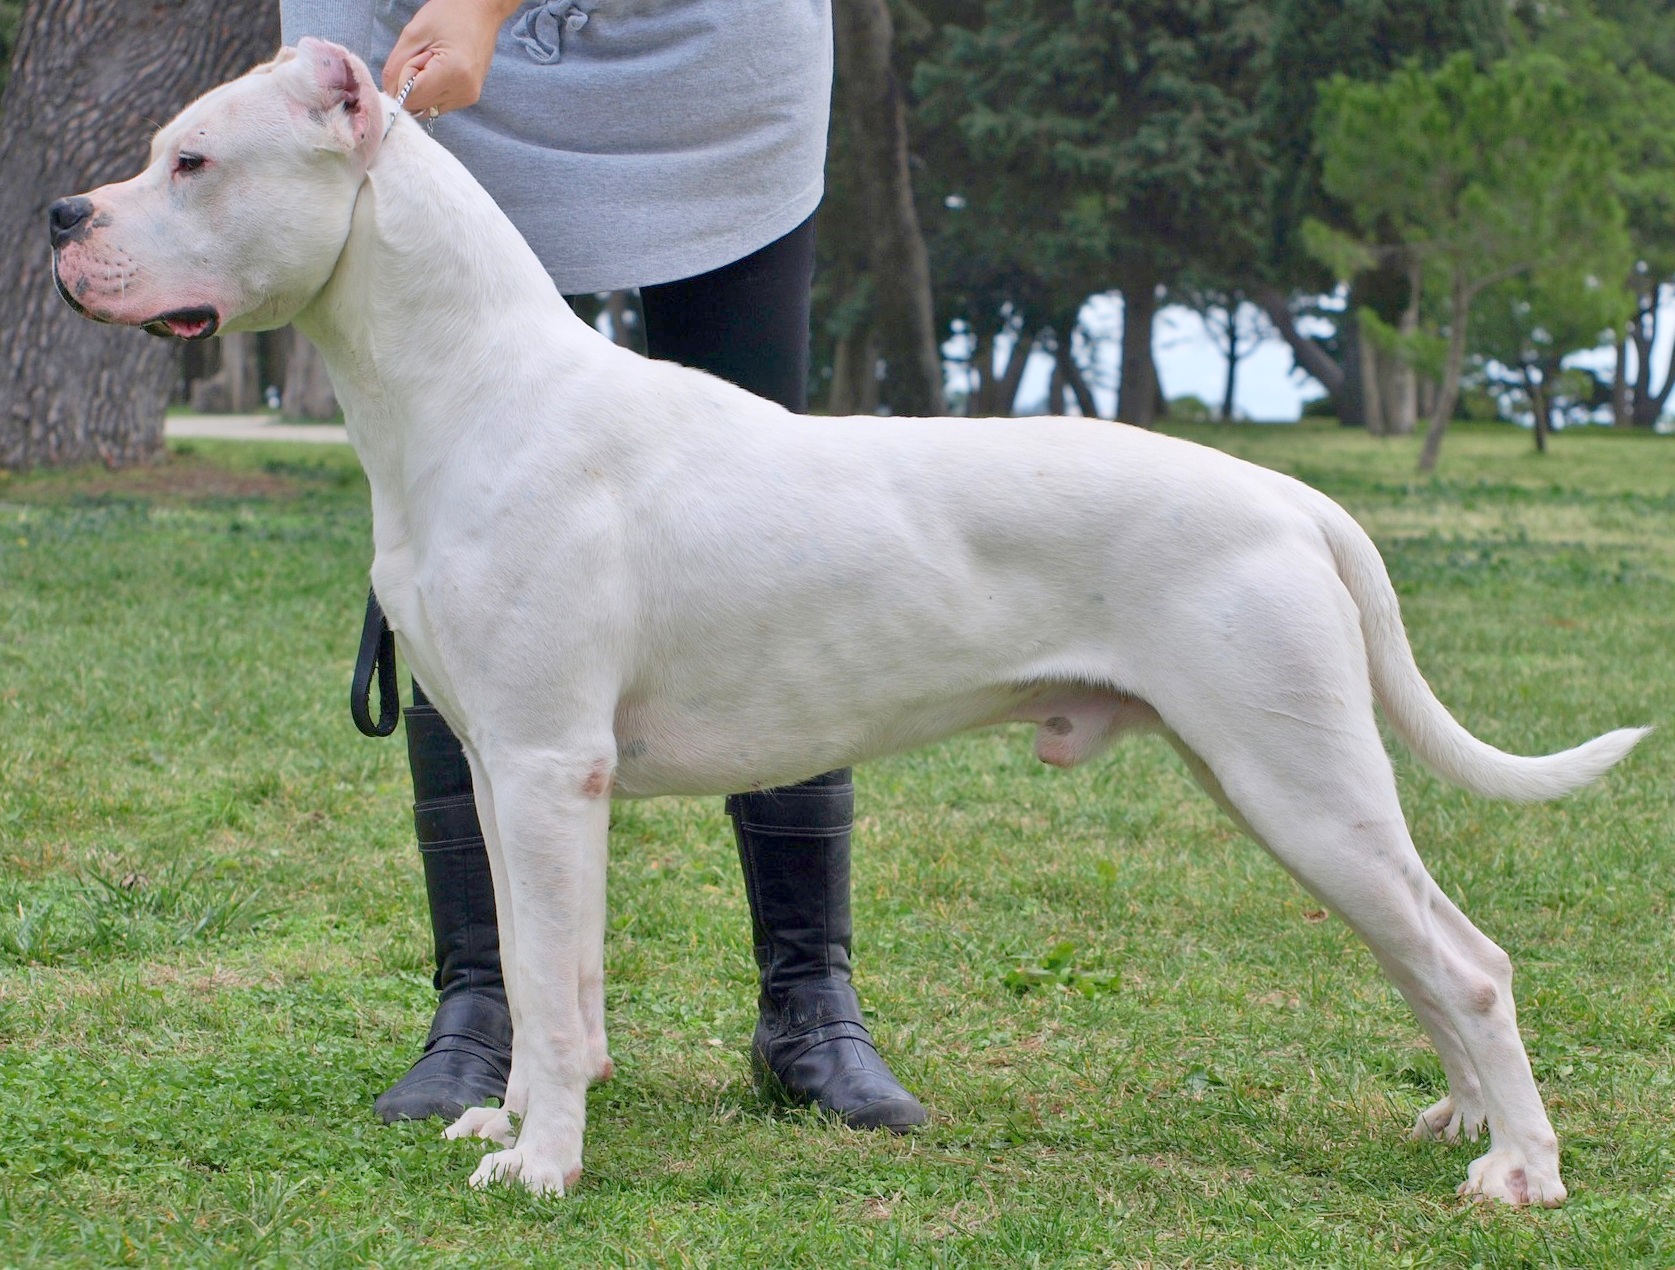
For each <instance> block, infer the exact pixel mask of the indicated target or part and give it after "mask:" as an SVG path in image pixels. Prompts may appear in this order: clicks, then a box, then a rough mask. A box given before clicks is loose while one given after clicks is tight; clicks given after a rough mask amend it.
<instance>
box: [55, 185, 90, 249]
mask: <svg viewBox="0 0 1675 1270" xmlns="http://www.w3.org/2000/svg"><path fill="white" fill-rule="evenodd" d="M92 216H93V203H92V201H91V200H90V199H85V198H81V197H80V196H77V197H76V198H61V199H59V200H58V201H57V202H56V203H54V204H53V205H52V206H51V207H49V208H47V225H48V227H49V229H50V230H51V233H52V246H53V250H55V251H56V250H57V249H58V248H60V247H62V246H63V245H64V244H65V243H73V242H75V240H76V239H78V238H80V237H81V236H82V235H83V234H85V233H86V232H87V222H88V220H89V219H91V218H92Z"/></svg>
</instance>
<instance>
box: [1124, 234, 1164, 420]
mask: <svg viewBox="0 0 1675 1270" xmlns="http://www.w3.org/2000/svg"><path fill="white" fill-rule="evenodd" d="M1122 273H1123V278H1122V352H1121V355H1120V360H1119V370H1118V375H1119V376H1120V378H1119V379H1118V383H1117V418H1119V419H1121V420H1122V421H1123V422H1124V423H1131V424H1133V425H1134V426H1135V427H1137V428H1149V427H1151V426H1152V424H1153V423H1154V422H1155V421H1156V419H1157V395H1158V383H1157V364H1156V363H1155V362H1154V361H1152V325H1153V320H1154V319H1155V318H1156V316H1157V284H1158V276H1157V269H1156V268H1155V267H1154V266H1153V264H1152V262H1151V261H1150V260H1145V259H1132V260H1130V261H1128V262H1127V265H1126V267H1125V268H1124V269H1123V271H1122Z"/></svg>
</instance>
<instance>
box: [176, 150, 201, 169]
mask: <svg viewBox="0 0 1675 1270" xmlns="http://www.w3.org/2000/svg"><path fill="white" fill-rule="evenodd" d="M203 165H204V156H203V155H201V154H193V153H191V152H190V151H187V150H182V151H181V152H180V154H179V155H177V156H176V157H175V161H174V170H175V171H176V172H196V171H197V170H198V169H199V168H201V167H203Z"/></svg>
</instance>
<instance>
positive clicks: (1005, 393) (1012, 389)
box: [982, 327, 1035, 418]
mask: <svg viewBox="0 0 1675 1270" xmlns="http://www.w3.org/2000/svg"><path fill="white" fill-rule="evenodd" d="M1008 330H1009V331H1010V332H1011V334H1013V335H1014V336H1015V337H1016V338H1015V339H1013V341H1012V349H1011V351H1010V352H1009V353H1008V354H1007V355H1006V366H1005V369H1003V370H1002V371H1001V372H1000V374H998V375H996V376H994V377H993V381H992V387H991V388H990V389H989V395H988V397H987V398H986V399H985V400H984V402H983V408H982V416H983V417H984V418H1005V417H1006V416H1008V415H1010V414H1011V413H1012V409H1013V407H1014V406H1016V405H1017V402H1018V386H1019V385H1020V384H1022V383H1023V382H1024V366H1025V365H1026V364H1027V363H1028V361H1029V356H1030V354H1031V353H1033V352H1034V351H1035V336H1033V335H1030V334H1027V333H1026V332H1024V331H1023V330H1021V329H1014V328H1012V327H1008Z"/></svg>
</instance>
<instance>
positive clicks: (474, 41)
mask: <svg viewBox="0 0 1675 1270" xmlns="http://www.w3.org/2000/svg"><path fill="white" fill-rule="evenodd" d="M519 3H520V0H428V3H426V4H425V5H424V7H423V8H421V9H420V10H419V11H418V12H417V13H415V14H414V15H413V18H412V20H411V21H409V22H408V24H407V25H406V26H405V27H403V28H402V31H401V36H400V38H399V39H397V40H396V43H395V48H393V49H392V50H391V51H390V56H389V59H388V60H387V61H385V63H384V91H385V92H386V93H389V94H390V96H392V97H394V96H396V95H397V94H398V93H400V92H401V88H402V85H403V84H405V83H406V82H407V81H408V80H410V79H411V80H414V81H415V82H414V84H413V91H412V92H410V93H408V94H407V100H406V102H405V103H404V104H405V106H406V108H407V109H408V110H409V111H410V112H412V113H414V114H423V113H426V112H428V111H432V110H434V111H436V112H438V113H440V112H442V111H445V110H461V109H464V108H465V107H466V106H470V105H472V104H474V103H475V102H476V100H477V99H478V98H479V97H481V96H482V94H483V81H484V80H486V79H487V78H488V74H489V63H490V62H491V61H492V60H493V58H494V41H495V37H496V36H497V35H499V33H500V25H501V23H503V22H504V21H505V20H506V19H507V18H508V17H510V16H511V15H512V14H513V13H515V12H516V11H517V9H518V5H519Z"/></svg>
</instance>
